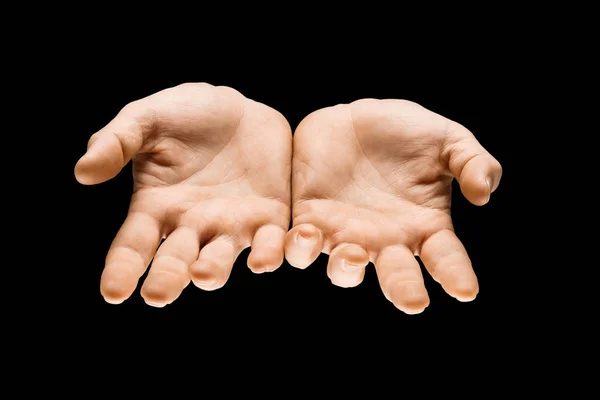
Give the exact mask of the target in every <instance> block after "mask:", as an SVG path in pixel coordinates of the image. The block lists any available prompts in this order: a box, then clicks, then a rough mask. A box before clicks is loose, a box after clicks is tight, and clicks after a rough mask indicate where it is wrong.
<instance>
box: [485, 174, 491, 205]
mask: <svg viewBox="0 0 600 400" xmlns="http://www.w3.org/2000/svg"><path fill="white" fill-rule="evenodd" d="M485 183H487V186H488V198H487V200H486V201H485V202H486V203H488V202H489V201H490V198H491V197H492V178H490V177H489V176H488V177H487V178H485Z"/></svg>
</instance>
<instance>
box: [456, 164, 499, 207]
mask: <svg viewBox="0 0 600 400" xmlns="http://www.w3.org/2000/svg"><path fill="white" fill-rule="evenodd" d="M501 175H502V167H501V166H500V163H499V162H498V161H497V160H496V159H495V158H493V157H492V156H490V155H488V154H480V155H478V156H475V157H473V158H472V159H471V160H470V161H469V162H467V163H466V165H465V166H464V168H463V169H462V172H461V174H460V178H459V184H460V189H461V191H462V193H463V195H464V196H465V198H466V199H467V200H469V201H470V202H471V203H473V204H474V205H476V206H483V205H485V204H487V203H488V202H489V201H490V197H491V194H492V193H493V192H494V191H495V190H496V189H497V187H498V185H499V183H500V177H501Z"/></svg>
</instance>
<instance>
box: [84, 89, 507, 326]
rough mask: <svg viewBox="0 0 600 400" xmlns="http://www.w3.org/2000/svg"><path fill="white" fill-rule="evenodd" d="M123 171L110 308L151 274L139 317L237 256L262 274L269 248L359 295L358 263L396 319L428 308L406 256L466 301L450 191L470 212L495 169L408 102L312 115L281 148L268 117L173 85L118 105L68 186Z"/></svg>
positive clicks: (469, 290) (219, 95) (108, 285)
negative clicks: (125, 197) (323, 259)
mask: <svg viewBox="0 0 600 400" xmlns="http://www.w3.org/2000/svg"><path fill="white" fill-rule="evenodd" d="M292 141H293V157H292ZM130 160H133V173H134V194H133V196H132V199H131V204H130V208H129V214H128V216H127V218H126V220H125V222H124V223H123V226H122V228H121V229H120V230H119V232H118V234H117V236H116V238H115V239H114V241H113V243H112V245H111V248H110V249H109V251H108V255H107V257H106V264H105V268H104V271H103V273H102V278H101V293H102V295H103V296H104V298H105V299H106V301H108V302H110V303H121V302H122V301H124V300H125V299H127V298H128V297H129V296H131V295H132V293H133V291H134V290H135V288H136V286H137V283H138V280H139V279H140V277H141V276H142V275H143V273H144V272H145V271H146V269H147V268H148V266H149V265H150V264H151V266H150V270H149V272H148V276H147V278H146V280H145V281H144V283H143V285H142V289H141V295H142V297H143V298H144V300H145V301H146V303H148V304H149V305H152V306H156V307H162V306H164V305H166V304H169V303H171V302H173V301H174V300H175V299H176V298H177V297H178V296H179V295H180V294H181V292H182V291H183V290H184V288H185V287H186V286H187V285H188V284H189V283H190V281H192V282H193V283H194V284H195V285H196V286H197V287H199V288H201V289H204V290H214V289H217V288H220V287H222V286H223V285H224V284H225V282H226V281H227V279H228V277H229V274H230V273H231V269H232V266H233V263H234V261H235V260H236V258H237V257H238V255H239V254H240V253H241V251H242V250H244V249H245V248H248V247H251V252H250V255H249V256H248V261H247V263H248V266H249V267H250V269H251V270H252V271H254V272H256V273H261V272H269V271H274V270H275V269H277V268H278V267H279V266H280V265H281V264H282V262H283V258H284V251H285V258H286V259H287V261H288V262H289V263H290V264H291V265H292V266H295V267H298V268H306V267H308V266H309V265H310V264H312V263H313V262H314V260H315V259H316V258H317V257H318V255H319V253H321V252H323V253H326V254H329V263H328V266H327V274H328V276H329V277H330V279H331V281H332V282H333V283H334V284H335V285H338V286H342V287H352V286H356V285H358V284H359V283H360V282H361V281H362V279H363V276H364V272H365V268H366V266H367V264H368V263H369V262H372V263H373V264H374V265H375V268H376V271H377V275H378V279H379V282H380V285H381V288H382V290H383V293H384V294H385V296H386V297H387V298H388V299H389V300H390V301H392V302H393V304H394V305H395V306H396V307H397V308H399V309H400V310H402V311H404V312H406V313H410V314H413V313H419V312H422V311H423V310H424V309H425V307H427V305H428V304H429V298H428V295H427V291H426V289H425V286H424V283H423V276H422V274H421V270H420V267H419V264H418V262H417V259H416V258H415V256H419V257H420V258H421V260H422V261H423V263H424V265H425V267H426V268H427V270H428V271H429V273H430V274H431V275H432V276H433V278H434V279H435V280H436V281H438V282H439V283H440V284H441V285H442V287H443V288H444V289H445V290H446V292H447V293H448V294H450V295H451V296H453V297H455V298H457V299H458V300H461V301H469V300H472V299H474V298H475V296H476V295H477V292H478V284H477V278H476V276H475V274H474V272H473V268H472V266H471V263H470V261H469V257H468V255H467V253H466V251H465V249H464V247H463V245H462V244H461V242H460V241H459V240H458V238H457V237H456V236H455V235H454V233H453V228H452V221H451V218H450V193H451V192H450V191H451V183H452V179H454V178H456V179H457V180H458V181H459V184H460V187H461V190H462V192H463V194H464V195H465V197H466V198H467V199H468V200H469V201H470V202H472V203H473V204H476V205H483V204H486V203H487V202H488V201H489V197H490V195H491V192H493V191H494V190H495V189H496V187H497V186H498V184H499V182H500V177H501V174H502V169H501V167H500V164H499V163H498V161H496V160H495V159H494V158H493V157H492V156H491V155H490V154H489V153H488V152H487V151H486V150H485V149H484V148H483V147H482V146H481V145H480V144H479V143H478V142H477V140H476V139H475V137H474V136H473V135H472V134H471V132H469V131H468V130H467V129H466V128H464V127H463V126H461V125H459V124H458V123H455V122H452V121H450V120H448V119H446V118H444V117H442V116H440V115H438V114H435V113H433V112H431V111H428V110H426V109H425V108H423V107H421V106H419V105H417V104H415V103H411V102H408V101H402V100H374V99H373V100H371V99H364V100H359V101H356V102H354V103H352V104H345V105H338V106H335V107H330V108H326V109H323V110H319V111H316V112H314V113H312V114H311V115H309V116H307V117H306V118H305V119H304V120H303V121H302V122H301V123H300V125H299V126H298V128H297V129H296V132H295V133H294V136H293V139H292V135H291V131H290V127H289V124H288V123H287V121H286V120H285V118H284V117H283V116H282V115H281V114H280V113H278V112H277V111H275V110H273V109H272V108H270V107H268V106H266V105H264V104H261V103H258V102H255V101H253V100H250V99H247V98H245V97H244V96H243V95H242V94H240V93H239V92H237V91H235V90H234V89H231V88H227V87H215V86H211V85H208V84H185V85H180V86H177V87H175V88H171V89H167V90H164V91H161V92H158V93H156V94H154V95H152V96H149V97H147V98H144V99H141V100H138V101H136V102H133V103H131V104H129V105H127V106H126V107H124V108H123V110H122V111H121V112H120V113H119V114H118V115H117V116H116V117H115V119H113V120H112V121H111V122H110V123H109V124H108V125H107V126H106V127H104V128H103V129H102V130H100V131H99V132H98V133H96V134H94V135H93V136H92V138H91V139H90V141H89V145H88V150H87V152H86V154H85V155H84V156H83V157H82V158H81V159H80V161H79V162H78V163H77V165H76V167H75V175H76V177H77V179H78V181H79V182H81V183H83V184H97V183H101V182H104V181H106V180H108V179H111V178H113V177H114V176H116V175H117V174H118V173H119V171H120V170H121V169H122V168H123V166H124V165H126V164H127V163H128V162H129V161H130ZM290 179H291V181H290ZM290 205H291V206H290ZM290 210H291V211H290ZM290 217H293V228H292V229H291V230H290V231H289V232H287V230H288V227H289V223H290ZM286 232H287V234H286ZM163 239H164V242H163V243H162V244H160V243H161V240H163ZM159 245H160V246H159Z"/></svg>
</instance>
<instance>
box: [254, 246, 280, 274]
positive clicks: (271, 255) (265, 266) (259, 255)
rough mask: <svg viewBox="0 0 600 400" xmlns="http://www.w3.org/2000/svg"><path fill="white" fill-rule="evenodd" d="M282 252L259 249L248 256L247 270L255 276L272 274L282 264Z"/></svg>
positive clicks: (271, 249) (273, 249)
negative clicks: (266, 273) (265, 273)
mask: <svg viewBox="0 0 600 400" xmlns="http://www.w3.org/2000/svg"><path fill="white" fill-rule="evenodd" d="M283 257H284V256H283V250H282V249H275V248H259V249H255V250H252V251H251V252H250V254H249V255H248V261H247V263H248V268H250V270H251V271H252V272H254V273H255V274H262V273H264V272H273V271H275V270H276V269H278V268H279V267H280V266H281V264H283Z"/></svg>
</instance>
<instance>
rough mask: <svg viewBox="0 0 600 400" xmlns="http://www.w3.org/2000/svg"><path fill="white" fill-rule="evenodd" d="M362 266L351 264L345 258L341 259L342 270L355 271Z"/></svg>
mask: <svg viewBox="0 0 600 400" xmlns="http://www.w3.org/2000/svg"><path fill="white" fill-rule="evenodd" d="M361 268H362V266H360V265H356V264H352V263H351V262H348V261H346V260H342V270H343V271H345V272H356V271H359V270H360V269H361Z"/></svg>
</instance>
